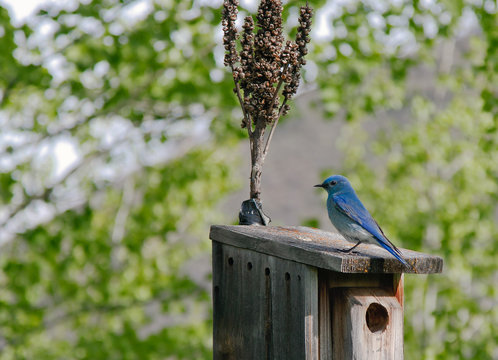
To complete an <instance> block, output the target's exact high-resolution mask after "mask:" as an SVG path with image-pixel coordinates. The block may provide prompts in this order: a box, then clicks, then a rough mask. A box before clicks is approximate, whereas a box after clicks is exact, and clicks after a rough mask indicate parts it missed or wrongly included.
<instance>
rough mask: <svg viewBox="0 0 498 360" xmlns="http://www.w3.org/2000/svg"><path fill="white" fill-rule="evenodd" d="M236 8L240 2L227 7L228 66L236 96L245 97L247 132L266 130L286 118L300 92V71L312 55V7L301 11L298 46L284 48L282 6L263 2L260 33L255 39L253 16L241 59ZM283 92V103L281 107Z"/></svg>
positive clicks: (272, 0) (246, 28)
mask: <svg viewBox="0 0 498 360" xmlns="http://www.w3.org/2000/svg"><path fill="white" fill-rule="evenodd" d="M237 6H238V1H237V0H225V2H224V9H223V19H222V24H223V31H224V38H223V41H224V45H225V50H226V54H225V65H226V66H229V67H231V69H232V74H233V78H234V81H235V83H236V89H234V91H235V92H237V91H243V95H242V93H240V94H238V95H239V96H240V100H241V106H242V107H243V110H244V115H245V116H244V120H243V121H242V127H248V126H249V125H250V127H251V128H252V127H263V128H264V127H266V126H267V125H270V124H272V123H275V121H277V119H278V118H279V117H280V116H282V115H285V114H286V113H287V111H288V110H289V106H288V104H287V101H288V100H290V99H291V97H292V96H293V95H294V94H295V93H296V91H297V88H298V86H299V80H300V70H301V67H302V66H303V65H304V64H306V61H305V60H304V56H305V55H306V54H307V53H308V50H307V48H306V46H307V44H308V43H309V41H310V39H309V32H310V29H311V17H312V9H311V8H310V7H309V6H308V5H307V4H306V6H303V7H301V9H300V16H299V27H298V31H297V37H296V41H295V42H291V41H287V42H285V44H284V37H283V35H282V10H283V9H282V3H281V1H280V0H261V3H260V5H259V8H258V14H257V17H256V27H257V32H256V34H254V27H255V26H254V20H253V18H252V16H247V17H246V18H245V19H244V25H243V31H242V37H241V41H240V43H241V47H242V49H241V51H240V53H237V50H236V40H237V36H238V34H237V30H236V27H235V21H236V20H237V13H238V10H237ZM283 85H284V86H283ZM237 86H238V87H240V89H241V90H239V89H238V88H237ZM282 86H283V91H282V95H283V103H282V105H280V107H279V104H280V96H279V91H280V90H281V88H282Z"/></svg>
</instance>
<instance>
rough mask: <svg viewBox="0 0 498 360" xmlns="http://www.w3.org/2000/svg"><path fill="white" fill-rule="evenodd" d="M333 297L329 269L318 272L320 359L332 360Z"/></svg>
mask: <svg viewBox="0 0 498 360" xmlns="http://www.w3.org/2000/svg"><path fill="white" fill-rule="evenodd" d="M330 307H331V299H330V287H329V279H328V277H327V271H324V270H320V271H319V272H318V309H319V311H318V316H319V336H320V339H319V340H320V360H332V323H331V320H332V318H331V316H332V314H331V312H330Z"/></svg>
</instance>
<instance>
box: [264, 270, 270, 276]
mask: <svg viewBox="0 0 498 360" xmlns="http://www.w3.org/2000/svg"><path fill="white" fill-rule="evenodd" d="M265 275H266V276H268V275H270V268H266V269H265Z"/></svg>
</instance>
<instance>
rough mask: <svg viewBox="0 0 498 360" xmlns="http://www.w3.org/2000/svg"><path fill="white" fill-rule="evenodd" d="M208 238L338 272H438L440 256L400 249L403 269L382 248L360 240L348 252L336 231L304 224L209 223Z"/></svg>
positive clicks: (345, 242) (441, 262)
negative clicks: (357, 244) (403, 259)
mask: <svg viewBox="0 0 498 360" xmlns="http://www.w3.org/2000/svg"><path fill="white" fill-rule="evenodd" d="M210 238H211V239H212V240H216V241H218V242H221V243H224V244H228V245H233V246H236V247H239V248H244V249H251V250H254V251H257V252H259V253H263V254H268V255H273V256H277V257H280V258H283V259H288V260H293V261H296V262H299V263H303V264H308V265H312V266H315V267H317V268H321V269H328V270H333V271H337V272H341V273H402V272H410V273H418V274H431V273H440V272H441V271H442V269H443V259H442V258H440V257H439V256H433V255H428V254H423V253H420V252H416V251H412V250H407V249H401V251H402V252H403V255H404V257H405V259H406V260H407V262H409V263H410V264H411V265H412V266H413V268H412V269H407V268H405V267H403V266H402V264H401V263H400V262H399V261H398V260H396V259H395V258H394V257H392V256H391V255H390V254H389V253H388V252H387V251H385V250H384V249H382V248H380V247H378V246H375V245H371V244H361V245H360V246H358V248H357V249H356V250H355V251H353V252H352V253H350V254H345V253H342V252H340V251H339V250H343V249H347V248H349V247H350V246H351V243H349V242H347V241H346V240H345V239H344V238H343V237H342V236H341V235H339V234H338V233H332V232H326V231H322V230H318V229H313V228H308V227H273V226H256V225H252V226H241V225H238V226H228V225H213V226H212V227H211V233H210Z"/></svg>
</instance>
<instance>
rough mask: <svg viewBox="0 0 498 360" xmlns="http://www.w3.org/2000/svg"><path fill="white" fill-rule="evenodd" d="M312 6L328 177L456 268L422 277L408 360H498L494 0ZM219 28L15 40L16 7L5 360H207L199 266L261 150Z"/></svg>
mask: <svg viewBox="0 0 498 360" xmlns="http://www.w3.org/2000/svg"><path fill="white" fill-rule="evenodd" d="M310 4H311V5H312V6H313V7H314V8H315V12H316V16H315V20H314V31H313V33H312V42H311V43H310V47H311V49H310V54H309V57H308V65H307V66H306V68H305V71H304V77H303V78H304V79H305V81H306V84H305V86H306V87H307V88H308V89H315V91H316V104H317V107H318V108H320V109H321V110H322V111H323V113H324V114H325V116H326V117H327V118H330V119H331V120H333V121H341V122H343V123H344V125H343V127H342V130H341V133H340V134H336V135H335V138H336V145H337V149H338V151H339V150H341V151H342V153H343V156H344V161H343V166H342V168H340V169H333V170H334V172H337V173H339V172H340V173H343V174H345V175H347V176H348V177H349V178H350V179H351V180H352V181H353V183H354V184H355V187H356V188H357V190H358V191H359V192H361V194H362V199H364V201H365V203H366V206H367V207H368V208H369V209H371V211H372V213H373V215H374V217H375V218H377V220H378V221H379V223H381V224H383V227H384V228H385V230H387V232H388V233H389V234H390V235H391V237H392V238H394V239H397V243H398V244H400V245H402V246H404V247H408V248H412V249H415V250H421V251H426V252H430V253H433V254H438V255H441V256H443V257H444V259H445V270H444V273H443V274H442V275H441V276H431V277H429V278H427V277H423V276H408V277H407V281H406V294H407V296H406V315H405V354H406V358H419V359H455V358H462V359H463V358H478V359H498V345H497V344H498V333H497V332H496V326H497V324H498V294H497V290H496V283H497V281H498V278H497V276H498V272H497V265H496V264H497V261H498V255H496V254H497V253H498V240H497V239H498V226H497V211H498V210H497V194H498V185H497V184H498V165H497V164H498V130H497V119H498V118H497V110H498V104H497V98H498V76H497V74H498V27H497V26H496V24H498V15H497V5H496V2H495V1H491V0H485V1H468V2H465V1H458V2H453V1H429V0H427V1H421V2H418V1H417V2H413V3H412V2H404V1H392V2H379V1H355V0H351V1H330V2H327V1H310ZM300 5H302V3H301V2H299V1H288V2H287V3H286V4H285V5H284V15H285V18H286V19H287V20H286V30H287V31H289V32H291V33H292V32H293V31H295V29H294V27H295V25H296V19H297V9H298V6H300ZM244 6H245V13H248V12H254V11H255V9H256V7H257V4H256V3H251V2H248V3H243V6H242V8H243V10H244ZM220 14H221V2H220V1H218V2H215V1H168V0H162V1H161V0H157V1H151V0H150V1H146V0H136V1H133V0H129V1H123V2H119V1H112V0H107V1H84V2H81V3H79V2H74V1H70V2H65V3H63V4H62V3H61V4H57V3H53V4H51V5H49V6H47V7H45V9H44V10H42V11H40V12H39V13H38V14H37V15H36V16H33V17H31V18H30V19H29V20H28V22H27V23H26V24H23V25H16V26H14V25H12V23H11V16H10V14H9V12H8V11H7V9H6V8H2V7H0V47H1V49H2V52H1V53H0V125H1V132H0V149H1V153H0V201H1V204H2V206H1V209H0V227H1V228H0V241H1V244H0V246H1V247H0V359H2V360H3V359H24V358H26V359H57V358H65V359H67V358H70V359H79V358H81V359H87V358H88V359H163V358H166V357H171V358H179V359H200V358H206V359H208V358H210V357H211V313H210V311H211V310H210V306H211V303H210V283H209V281H210V280H209V279H210V278H209V276H210V275H209V271H200V269H203V268H204V269H206V268H208V266H204V267H200V266H199V262H204V263H207V264H209V249H210V243H209V241H208V239H207V232H208V226H209V224H210V223H216V222H219V221H226V219H223V217H222V216H221V215H220V214H217V213H216V211H214V210H213V209H214V208H215V205H216V204H217V203H218V202H219V201H220V200H221V199H222V198H223V197H224V196H225V195H226V194H228V193H229V192H230V191H232V190H234V188H235V186H236V184H234V183H233V181H232V180H231V176H232V175H233V173H234V169H235V167H236V162H237V160H238V159H237V157H236V156H235V155H234V149H235V148H236V146H237V144H238V142H239V141H241V140H242V139H244V137H245V132H244V131H242V130H241V129H240V127H239V123H240V119H241V113H240V110H239V109H238V106H237V103H236V98H235V96H234V95H233V93H232V91H231V89H232V87H233V85H232V84H233V83H232V79H231V77H230V76H229V74H228V73H227V71H226V70H225V69H224V67H223V52H224V50H223V46H222V43H221V42H222V41H221V37H222V32H221V27H220ZM240 16H244V13H243V12H242V13H241V14H240ZM417 69H424V70H425V71H427V72H428V73H429V74H432V75H433V76H432V78H431V80H432V81H433V91H431V92H430V93H427V92H423V91H420V89H417V87H416V86H413V81H410V79H411V77H413V76H414V74H417V72H416V71H417ZM401 114H405V115H406V114H408V116H401ZM297 115H298V114H297ZM290 116H292V111H291V114H290ZM387 120H389V121H387ZM299 121H305V119H304V118H303V119H300V120H299ZM368 121H370V122H372V121H374V122H376V123H379V124H381V125H383V126H380V129H379V130H378V131H375V132H372V131H367V128H366V127H365V123H366V122H368ZM277 132H278V129H277ZM331 136H332V135H331ZM324 171H325V169H324ZM326 172H327V174H328V173H329V172H330V171H326ZM318 177H319V174H317V178H318ZM263 181H264V179H263ZM263 198H264V194H263ZM241 200H243V199H241ZM386 204H387V205H386ZM319 205H320V204H318V206H319ZM387 208H388V209H389V211H387V210H386V209H387ZM234 215H235V214H234Z"/></svg>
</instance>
